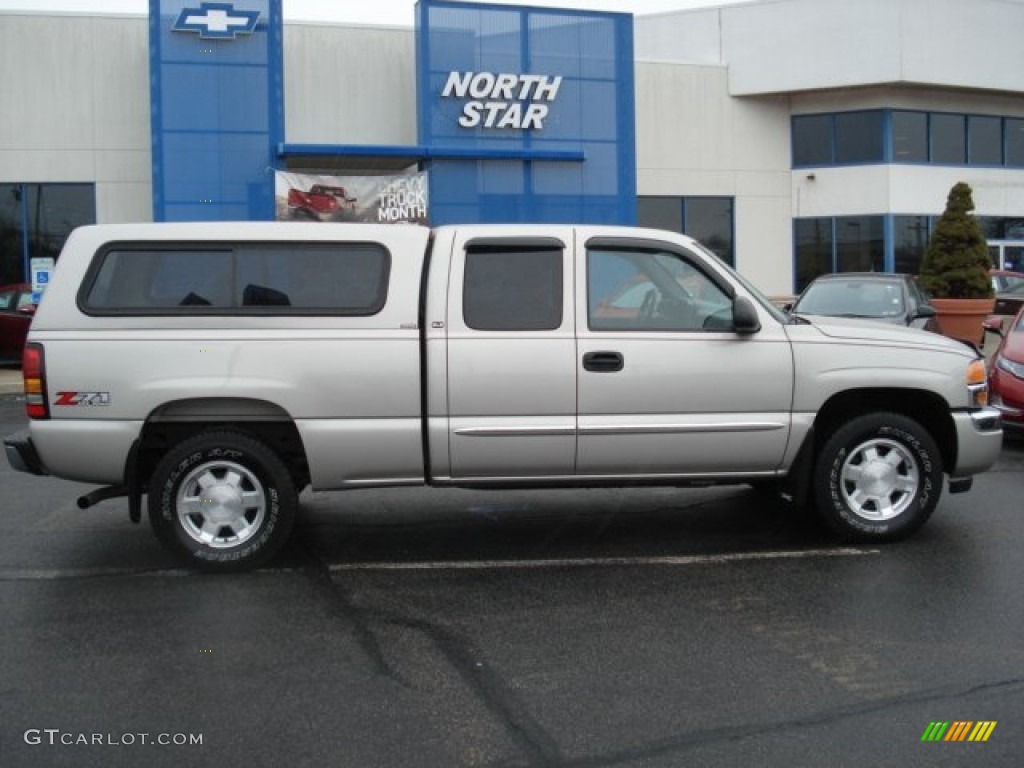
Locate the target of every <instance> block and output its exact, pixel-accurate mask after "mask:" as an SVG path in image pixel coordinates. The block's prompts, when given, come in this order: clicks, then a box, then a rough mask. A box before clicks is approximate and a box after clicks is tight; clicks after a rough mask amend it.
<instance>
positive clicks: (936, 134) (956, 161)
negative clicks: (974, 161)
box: [931, 113, 967, 165]
mask: <svg viewBox="0 0 1024 768" xmlns="http://www.w3.org/2000/svg"><path fill="white" fill-rule="evenodd" d="M931 159H932V162H933V163H936V164H938V165H964V163H965V162H966V161H967V126H966V121H965V120H964V115H944V114H936V113H933V114H932V115H931Z"/></svg>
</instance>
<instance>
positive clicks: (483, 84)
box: [441, 72, 562, 131]
mask: <svg viewBox="0 0 1024 768" xmlns="http://www.w3.org/2000/svg"><path fill="white" fill-rule="evenodd" d="M561 85H562V77H561V75H558V76H555V77H548V76H547V75H512V74H494V73H492V72H451V73H449V75H448V81H447V82H446V83H445V85H444V90H443V91H441V96H442V97H443V98H446V99H451V98H455V99H467V98H468V99H470V101H467V102H466V103H465V104H464V105H463V107H462V116H461V117H460V118H459V125H461V126H462V127H463V128H478V127H479V128H495V129H500V128H516V129H519V130H523V131H529V130H538V131H539V130H541V129H543V128H544V120H545V118H546V117H547V116H548V104H550V103H551V102H553V101H554V100H555V97H556V96H558V89H559V87H560V86H561ZM545 102H546V103H545Z"/></svg>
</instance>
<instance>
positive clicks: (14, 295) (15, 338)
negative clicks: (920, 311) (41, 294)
mask: <svg viewBox="0 0 1024 768" xmlns="http://www.w3.org/2000/svg"><path fill="white" fill-rule="evenodd" d="M35 313H36V305H35V304H33V303H32V286H31V285H27V284H25V283H15V284H14V285H0V363H20V362H21V351H22V349H24V347H25V336H27V335H28V327H29V325H31V323H32V315H34V314H35Z"/></svg>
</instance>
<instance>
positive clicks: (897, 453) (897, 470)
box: [839, 438, 921, 521]
mask: <svg viewBox="0 0 1024 768" xmlns="http://www.w3.org/2000/svg"><path fill="white" fill-rule="evenodd" d="M839 480H840V482H839V487H840V489H841V493H842V495H843V499H844V500H845V501H846V503H847V505H848V506H849V509H850V511H851V512H853V513H854V514H855V515H857V516H858V517H861V518H863V519H865V520H871V521H879V520H890V519H892V518H894V517H898V516H899V515H901V514H903V512H904V511H906V509H907V508H908V507H909V506H910V505H911V504H912V503H913V501H914V497H915V494H916V493H917V490H918V488H919V487H920V484H921V477H920V470H919V469H918V465H917V461H916V459H915V458H914V455H913V453H911V451H910V450H908V449H907V447H906V446H904V445H903V444H902V443H899V442H896V441H895V440H888V439H882V438H877V439H873V440H868V441H867V442H865V443H862V444H860V445H858V446H857V447H856V448H854V449H853V450H852V451H851V452H850V454H849V456H848V457H847V459H846V460H845V461H844V462H843V464H842V468H841V469H840V473H839Z"/></svg>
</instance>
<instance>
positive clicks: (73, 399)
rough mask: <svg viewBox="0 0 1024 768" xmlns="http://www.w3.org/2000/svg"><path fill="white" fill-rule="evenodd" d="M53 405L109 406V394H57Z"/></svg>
mask: <svg viewBox="0 0 1024 768" xmlns="http://www.w3.org/2000/svg"><path fill="white" fill-rule="evenodd" d="M53 404H54V405H110V393H109V392H58V393H57V399H56V400H54V401H53Z"/></svg>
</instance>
